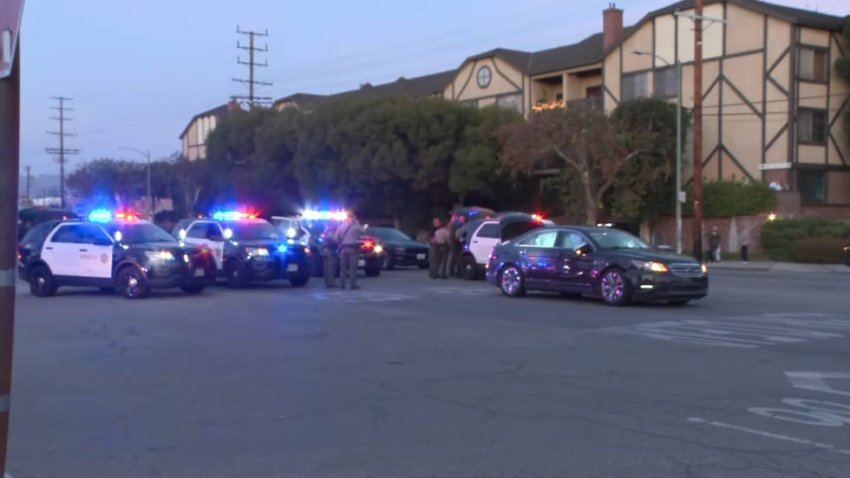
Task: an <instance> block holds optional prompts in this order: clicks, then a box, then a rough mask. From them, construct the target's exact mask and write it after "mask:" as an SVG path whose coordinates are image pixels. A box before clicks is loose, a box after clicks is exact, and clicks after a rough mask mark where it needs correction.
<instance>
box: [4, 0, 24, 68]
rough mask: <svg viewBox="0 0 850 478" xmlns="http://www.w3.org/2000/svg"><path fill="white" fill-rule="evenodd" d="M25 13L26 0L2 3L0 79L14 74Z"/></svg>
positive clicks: (12, 0)
mask: <svg viewBox="0 0 850 478" xmlns="http://www.w3.org/2000/svg"><path fill="white" fill-rule="evenodd" d="M23 13H24V0H3V1H2V2H0V78H6V77H7V76H9V75H10V74H11V73H12V63H14V61H15V51H16V50H15V48H17V46H18V34H19V33H20V31H21V18H22V16H23Z"/></svg>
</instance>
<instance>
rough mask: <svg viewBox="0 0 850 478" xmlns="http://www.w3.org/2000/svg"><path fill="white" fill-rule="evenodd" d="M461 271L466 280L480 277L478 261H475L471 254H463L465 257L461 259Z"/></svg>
mask: <svg viewBox="0 0 850 478" xmlns="http://www.w3.org/2000/svg"><path fill="white" fill-rule="evenodd" d="M460 273H461V276H462V277H463V278H464V280H470V281H472V280H476V279H478V275H479V274H478V263H477V262H475V258H474V257H472V256H471V255H467V256H463V259H461V260H460Z"/></svg>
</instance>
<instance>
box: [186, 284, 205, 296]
mask: <svg viewBox="0 0 850 478" xmlns="http://www.w3.org/2000/svg"><path fill="white" fill-rule="evenodd" d="M206 288H207V287H206V286H204V285H181V286H180V290H182V291H183V292H185V293H187V294H189V295H197V294H200V293H201V292H203V291H204V289H206Z"/></svg>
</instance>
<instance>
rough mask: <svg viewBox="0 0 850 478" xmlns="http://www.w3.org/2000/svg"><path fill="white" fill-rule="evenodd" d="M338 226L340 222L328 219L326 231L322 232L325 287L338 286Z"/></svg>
mask: <svg viewBox="0 0 850 478" xmlns="http://www.w3.org/2000/svg"><path fill="white" fill-rule="evenodd" d="M337 227H338V224H337V223H336V221H334V220H331V221H328V224H327V226H325V230H324V232H322V237H323V240H322V249H321V252H322V257H323V258H324V270H325V287H327V288H328V289H332V288H335V287H336V269H337V266H338V262H339V261H338V258H337V256H336V255H337V251H338V249H339V243H338V242H337V241H336V230H337Z"/></svg>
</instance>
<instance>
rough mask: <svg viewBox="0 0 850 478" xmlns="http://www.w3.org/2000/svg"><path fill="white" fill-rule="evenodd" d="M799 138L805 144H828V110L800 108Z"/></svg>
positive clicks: (798, 120)
mask: <svg viewBox="0 0 850 478" xmlns="http://www.w3.org/2000/svg"><path fill="white" fill-rule="evenodd" d="M797 138H798V140H799V142H800V143H803V144H826V110H815V109H804V108H800V114H799V115H797Z"/></svg>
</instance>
